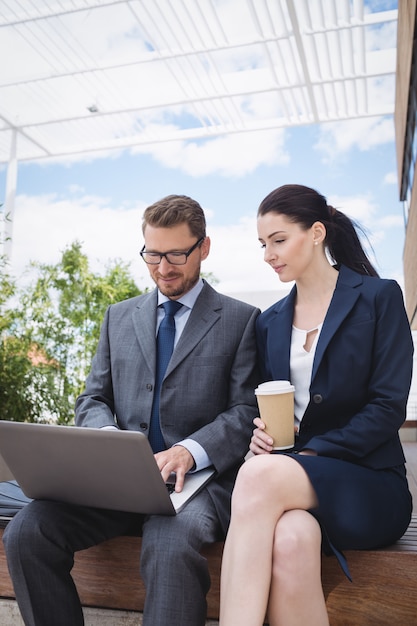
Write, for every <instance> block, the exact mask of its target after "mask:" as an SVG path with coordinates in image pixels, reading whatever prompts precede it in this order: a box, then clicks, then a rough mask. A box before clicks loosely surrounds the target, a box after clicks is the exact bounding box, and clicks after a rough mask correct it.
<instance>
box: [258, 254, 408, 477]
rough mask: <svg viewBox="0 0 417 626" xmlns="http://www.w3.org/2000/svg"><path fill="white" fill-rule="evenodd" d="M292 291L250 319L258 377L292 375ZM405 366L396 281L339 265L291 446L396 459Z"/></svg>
mask: <svg viewBox="0 0 417 626" xmlns="http://www.w3.org/2000/svg"><path fill="white" fill-rule="evenodd" d="M296 292H297V288H296V287H294V288H293V289H292V291H291V292H290V294H289V295H288V296H286V297H285V298H283V299H282V300H280V301H279V302H277V303H276V304H274V305H273V306H272V307H270V308H269V309H267V310H266V311H264V312H263V313H262V314H261V315H260V316H259V317H258V319H257V342H258V349H259V356H260V363H261V367H263V379H264V380H280V379H283V380H291V376H290V345H291V331H292V323H293V315H294V303H295V297H296ZM412 364H413V341H412V336H411V330H410V326H409V323H408V319H407V315H406V312H405V308H404V302H403V296H402V292H401V289H400V287H399V285H398V283H396V282H395V281H394V280H386V279H381V278H374V277H370V276H362V275H361V274H357V273H356V272H354V271H352V270H350V269H348V268H346V267H344V266H342V267H341V268H340V272H339V276H338V280H337V284H336V289H335V291H334V294H333V298H332V300H331V303H330V306H329V309H328V312H327V315H326V318H325V320H324V323H323V327H322V330H321V333H320V337H319V340H318V343H317V348H316V353H315V357H314V362H313V371H312V378H311V385H310V401H309V404H308V406H307V409H306V411H305V413H304V416H303V419H302V421H301V426H300V433H299V437H298V439H297V445H296V448H298V449H302V448H307V447H308V448H311V449H313V450H315V451H316V452H317V454H319V455H322V456H329V457H334V458H339V459H343V460H346V461H350V462H353V463H358V464H360V465H364V466H367V467H371V468H374V469H382V468H388V467H395V466H398V465H401V464H403V463H404V462H405V459H404V453H403V450H402V446H401V443H400V439H399V435H398V430H399V428H400V426H401V424H402V423H403V421H404V420H405V417H406V405H407V398H408V393H409V389H410V384H411V374H412Z"/></svg>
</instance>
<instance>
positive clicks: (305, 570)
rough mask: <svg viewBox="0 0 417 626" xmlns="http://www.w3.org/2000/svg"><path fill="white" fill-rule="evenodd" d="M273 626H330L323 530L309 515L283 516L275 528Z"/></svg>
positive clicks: (298, 512) (270, 608) (270, 607)
mask: <svg viewBox="0 0 417 626" xmlns="http://www.w3.org/2000/svg"><path fill="white" fill-rule="evenodd" d="M268 616H269V624H270V626H281V625H285V626H298V625H300V624H308V625H309V626H328V624H329V620H328V616H327V610H326V603H325V600H324V595H323V588H322V585H321V528H320V525H319V523H318V522H317V520H316V519H315V518H314V517H313V516H312V515H311V514H310V513H308V512H307V511H302V510H300V509H295V510H293V511H288V512H287V513H284V515H282V517H281V518H280V519H279V521H278V523H277V525H276V527H275V537H274V545H273V552H272V581H271V589H270V594H269V605H268Z"/></svg>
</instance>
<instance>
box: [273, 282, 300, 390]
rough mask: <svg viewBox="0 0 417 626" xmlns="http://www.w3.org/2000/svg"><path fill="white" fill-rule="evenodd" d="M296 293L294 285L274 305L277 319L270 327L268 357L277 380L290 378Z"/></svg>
mask: <svg viewBox="0 0 417 626" xmlns="http://www.w3.org/2000/svg"><path fill="white" fill-rule="evenodd" d="M296 294H297V288H296V287H293V288H292V289H291V291H290V293H289V294H288V296H286V297H285V298H283V299H282V300H280V301H278V302H277V303H276V304H275V305H274V308H273V311H274V313H275V315H276V319H275V320H274V321H272V322H271V324H270V326H269V329H268V359H269V361H270V366H271V371H273V372H274V377H275V378H276V379H277V380H290V349H291V332H292V322H293V317H294V301H295V297H296Z"/></svg>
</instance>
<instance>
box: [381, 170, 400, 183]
mask: <svg viewBox="0 0 417 626" xmlns="http://www.w3.org/2000/svg"><path fill="white" fill-rule="evenodd" d="M397 184H398V176H397V172H388V173H387V174H385V176H384V185H397Z"/></svg>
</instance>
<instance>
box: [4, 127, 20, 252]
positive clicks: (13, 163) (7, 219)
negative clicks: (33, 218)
mask: <svg viewBox="0 0 417 626" xmlns="http://www.w3.org/2000/svg"><path fill="white" fill-rule="evenodd" d="M16 148H17V130H16V129H15V128H13V129H12V141H11V146H10V159H9V164H8V166H7V176H6V200H5V203H4V225H3V228H4V230H3V233H4V254H5V256H6V257H7V259H8V260H9V261H10V259H11V255H12V243H13V218H14V208H15V206H14V205H15V197H16V184H17V158H16Z"/></svg>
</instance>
